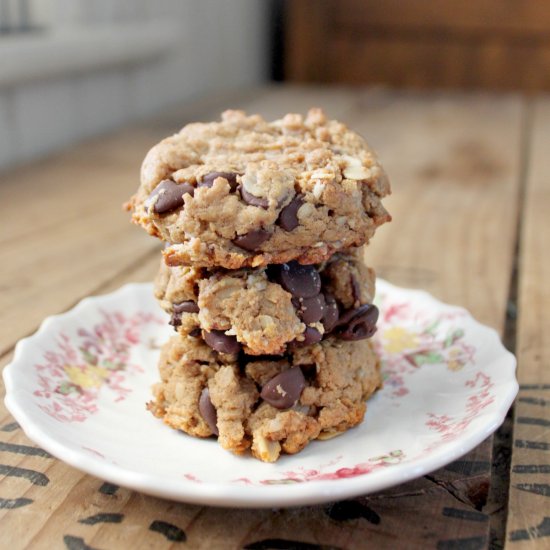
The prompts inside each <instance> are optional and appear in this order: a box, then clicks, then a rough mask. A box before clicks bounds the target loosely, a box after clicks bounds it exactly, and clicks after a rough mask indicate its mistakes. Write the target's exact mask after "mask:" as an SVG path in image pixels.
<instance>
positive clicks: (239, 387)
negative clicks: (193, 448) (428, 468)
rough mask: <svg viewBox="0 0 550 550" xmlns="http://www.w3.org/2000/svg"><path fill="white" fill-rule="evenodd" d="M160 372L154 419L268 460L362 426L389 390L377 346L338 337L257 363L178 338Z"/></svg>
mask: <svg viewBox="0 0 550 550" xmlns="http://www.w3.org/2000/svg"><path fill="white" fill-rule="evenodd" d="M159 371H160V375H161V381H160V382H159V383H157V384H156V385H155V386H154V388H153V395H154V400H153V401H151V402H150V403H149V405H148V408H149V410H150V411H151V412H152V413H153V414H154V415H155V416H157V417H158V418H161V419H162V420H163V421H164V423H165V424H167V425H168V426H170V427H172V428H174V429H177V430H182V431H183V432H185V433H187V434H190V435H193V436H198V437H208V436H212V435H216V436H217V437H218V442H219V443H220V445H221V446H222V447H223V448H224V449H227V450H229V451H232V452H235V453H243V452H244V451H246V450H247V449H250V451H251V453H252V455H253V456H254V457H256V458H258V459H260V460H263V461H266V462H274V461H275V460H277V459H278V458H279V456H280V455H281V454H282V453H287V454H294V453H297V452H299V451H300V450H302V449H303V448H304V447H305V446H306V445H307V444H308V443H309V442H310V441H312V440H314V439H329V438H331V437H334V436H336V435H339V434H341V433H342V432H344V431H346V430H348V429H349V428H352V427H353V426H356V425H357V424H359V423H360V422H361V421H362V419H363V416H364V414H365V410H366V403H365V401H366V400H367V399H368V398H369V397H370V396H371V395H372V394H373V393H374V392H375V391H376V390H377V389H378V388H380V387H381V385H382V383H381V378H380V367H379V362H378V359H377V357H376V355H375V354H374V351H373V349H372V345H371V342H370V340H360V341H357V342H346V341H342V340H339V339H336V338H332V337H331V338H328V339H326V340H323V341H322V342H319V343H316V344H313V345H311V346H305V347H301V348H298V349H296V350H295V351H294V352H292V353H288V354H286V355H285V356H282V357H263V358H258V357H251V356H245V355H243V354H240V355H238V356H237V355H230V354H221V353H218V352H216V351H214V350H212V349H211V348H210V347H208V346H207V345H206V344H205V343H204V341H203V340H202V339H201V338H194V337H191V336H179V335H178V336H174V337H172V338H171V339H170V340H169V341H168V342H167V343H166V344H165V345H164V346H163V348H162V351H161V356H160V362H159ZM204 396H206V397H204ZM205 403H206V405H207V406H205Z"/></svg>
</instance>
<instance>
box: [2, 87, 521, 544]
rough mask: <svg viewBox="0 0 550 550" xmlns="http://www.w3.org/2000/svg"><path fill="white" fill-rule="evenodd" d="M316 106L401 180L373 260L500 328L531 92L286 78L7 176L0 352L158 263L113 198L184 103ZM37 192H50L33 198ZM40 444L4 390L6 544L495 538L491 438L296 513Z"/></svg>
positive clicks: (400, 280)
mask: <svg viewBox="0 0 550 550" xmlns="http://www.w3.org/2000/svg"><path fill="white" fill-rule="evenodd" d="M311 105H319V106H322V107H326V108H327V110H328V112H329V114H331V115H333V116H337V117H338V118H340V119H342V120H344V121H346V122H348V123H350V124H351V125H352V126H353V127H355V128H357V129H358V130H359V131H361V132H362V133H364V134H365V135H366V136H368V137H369V138H370V140H371V141H372V143H373V144H374V145H375V147H376V148H377V149H378V150H379V152H380V154H381V157H382V160H383V161H384V163H385V165H386V166H387V169H388V171H389V173H390V174H391V176H392V179H393V186H394V195H393V196H392V197H391V198H390V199H389V200H388V201H387V205H388V209H389V210H390V211H391V212H392V214H393V216H394V220H395V221H394V222H393V223H392V224H390V225H388V226H386V227H384V228H382V229H381V230H380V231H379V233H378V234H377V237H376V239H375V240H374V242H373V244H372V246H371V247H370V248H369V252H368V261H369V263H370V264H372V265H374V266H375V267H376V268H377V269H378V271H379V272H380V274H382V275H383V276H385V277H386V278H388V279H389V280H390V281H392V282H395V283H397V284H402V285H405V286H413V287H423V288H426V289H427V290H429V291H430V292H432V293H434V294H435V295H436V296H438V297H439V298H441V299H443V300H446V301H449V302H454V303H458V304H461V305H463V306H465V307H467V308H469V309H470V310H471V311H472V312H473V313H474V315H475V316H476V317H477V318H479V319H480V320H482V321H483V322H486V323H488V324H490V325H492V326H494V327H495V328H497V330H500V331H501V332H502V329H503V326H504V319H505V307H506V298H507V294H508V282H509V278H510V273H511V268H512V261H513V253H514V241H515V219H516V216H517V211H516V205H517V197H518V189H519V185H518V182H519V170H520V166H519V142H520V133H521V123H522V117H523V114H524V113H523V108H522V102H521V101H520V100H519V99H518V98H516V97H495V96H466V95H445V94H433V95H419V94H416V95H415V94H398V93H387V92H380V91H361V90H352V89H349V88H338V89H334V90H329V89H327V88H324V89H320V88H313V89H309V88H303V87H279V88H274V89H268V90H263V91H261V92H260V93H256V94H252V96H247V97H245V96H243V97H242V98H240V99H236V98H232V99H231V102H230V103H229V101H220V102H218V103H217V104H210V105H208V106H203V107H202V108H200V109H199V108H198V107H196V106H195V107H193V106H191V107H189V108H187V109H185V110H184V111H181V112H180V113H179V114H178V115H177V116H176V115H171V116H164V117H162V118H161V119H158V120H157V121H153V122H151V123H150V124H147V125H144V126H142V127H136V128H133V129H132V130H131V131H124V132H121V133H118V134H116V135H114V136H111V137H109V138H106V139H104V140H101V141H96V142H92V143H90V144H87V145H83V146H79V147H77V148H75V149H73V150H72V151H69V152H67V153H65V154H63V155H60V156H57V157H55V158H52V159H49V160H47V161H44V162H41V163H37V164H35V165H32V166H28V167H25V168H22V169H20V170H17V171H14V172H12V173H10V174H7V175H6V176H5V177H4V179H5V181H6V183H5V184H3V185H2V186H0V208H1V209H2V211H1V212H0V215H1V216H4V215H5V218H4V219H6V220H9V227H10V231H9V233H8V234H7V236H6V235H4V234H3V236H2V239H3V241H2V250H3V251H4V250H5V254H6V255H5V258H6V260H5V262H6V263H5V264H4V265H6V266H7V267H8V269H7V270H6V271H5V272H4V271H3V272H2V275H1V277H2V278H1V279H0V305H1V306H2V307H1V308H0V321H1V322H2V323H3V325H2V327H3V328H2V330H3V331H5V332H3V334H2V338H3V340H2V346H3V348H2V349H3V350H5V351H4V355H3V357H2V359H1V360H0V361H1V363H0V365H2V366H4V365H5V364H7V362H9V359H10V354H11V350H12V349H13V345H14V343H15V340H16V339H17V338H19V337H21V336H22V335H25V334H28V333H30V332H32V331H33V330H35V329H36V327H37V324H38V323H39V321H40V319H41V318H42V317H44V316H45V315H48V314H52V313H58V312H60V311H63V310H65V309H67V308H70V307H71V306H72V304H74V303H75V302H76V301H78V300H80V299H81V298H83V297H84V296H86V295H88V294H90V293H102V292H107V291H110V290H113V289H115V288H117V287H118V286H120V285H121V284H124V283H126V282H130V281H140V280H147V279H150V278H151V277H152V275H153V274H154V272H155V270H156V268H157V265H158V261H159V258H158V244H156V243H155V242H154V241H153V240H152V239H150V238H148V237H146V236H144V235H142V231H141V230H140V229H138V228H134V227H131V226H130V224H129V223H128V219H127V216H126V215H125V214H123V213H122V212H120V211H119V204H120V202H122V200H124V198H126V196H128V195H129V194H130V193H131V192H132V191H133V189H134V186H135V184H136V174H137V170H138V166H139V162H140V159H141V157H142V155H143V154H144V152H145V150H146V149H147V147H148V146H149V145H152V144H153V143H154V142H155V141H156V140H157V139H159V137H161V136H162V135H164V134H168V133H169V132H170V131H172V130H173V129H174V128H175V127H177V126H179V125H180V124H182V123H183V122H185V120H186V119H187V117H188V116H190V113H192V114H193V115H194V116H195V117H196V118H200V119H203V120H204V119H207V118H210V117H215V116H217V113H218V112H219V110H221V108H222V107H225V106H237V107H247V108H248V110H250V111H254V112H260V113H262V114H265V115H266V116H268V117H274V116H280V115H282V114H284V113H285V112H287V111H295V110H300V111H302V112H303V111H304V110H305V109H306V108H307V107H309V106H311ZM178 117H179V119H178V120H176V119H177V118H178ZM68 182H70V184H68ZM90 189H93V192H91V191H90ZM42 195H44V201H43V202H40V201H34V200H33V197H41V196H42ZM8 204H9V205H11V204H28V205H29V209H30V210H29V211H32V217H33V219H34V220H35V221H34V222H33V224H30V223H28V219H27V220H26V221H25V220H23V219H20V218H19V217H18V215H16V213H13V212H9V211H8V210H10V209H9V208H8V206H7V205H8ZM23 234H24V235H25V237H24V239H22V238H21V237H20V235H23ZM2 394H3V387H2ZM3 427H6V429H5V430H4V429H3ZM18 446H19V447H18ZM21 446H23V447H21ZM32 449H35V447H34V445H33V443H32V442H30V441H29V440H28V439H27V438H26V437H25V435H24V434H23V433H22V431H21V430H20V429H18V428H17V427H16V426H14V425H13V419H12V418H11V417H10V416H9V414H8V413H7V412H6V410H5V408H4V406H3V405H0V464H5V465H6V466H7V468H4V470H1V469H0V476H3V477H0V499H4V501H1V500H0V502H6V503H9V505H6V506H4V507H0V527H1V530H2V533H3V536H2V543H4V544H6V545H7V546H8V547H11V548H33V549H34V548H52V547H59V548H63V547H67V548H71V547H77V548H84V547H85V546H84V545H87V546H89V547H92V548H120V547H128V548H130V547H131V548H152V547H154V548H157V547H158V548H165V547H166V548H172V547H173V548H177V547H179V546H180V545H182V544H184V543H183V539H185V540H186V543H185V544H187V545H188V546H189V547H192V548H208V549H216V548H223V549H226V548H243V547H245V548H268V547H271V548H273V547H282V546H281V545H282V544H287V547H288V545H289V544H291V543H289V542H286V543H283V542H280V541H281V539H283V540H285V541H296V542H295V543H294V545H295V546H296V547H299V544H298V543H300V542H301V543H304V544H310V545H313V546H304V547H307V548H362V547H365V545H366V544H368V545H369V546H370V547H374V548H382V549H383V548H392V549H393V548H398V547H400V545H402V544H406V545H407V546H406V547H407V548H419V549H424V548H436V547H439V548H458V547H461V545H464V544H469V545H470V546H468V547H469V548H483V547H485V546H486V545H487V544H488V540H489V512H488V511H487V510H486V509H485V508H484V505H485V502H486V499H487V493H488V490H489V482H490V467H491V466H490V465H491V449H492V443H491V440H488V441H486V442H485V443H484V444H482V445H480V446H479V447H478V448H476V449H475V450H474V451H472V452H471V453H469V454H468V455H467V456H466V457H464V458H463V459H461V460H460V461H457V462H455V463H453V464H451V465H449V466H448V467H447V468H444V469H442V470H439V471H437V472H434V473H432V474H430V475H429V476H425V477H423V478H420V479H418V480H415V481H413V482H410V483H406V484H403V485H400V486H398V487H395V488H393V489H391V490H388V491H384V492H381V493H377V494H374V495H370V496H368V497H364V498H359V499H352V500H350V501H344V502H341V503H332V504H328V505H325V506H315V507H302V508H297V509H288V510H228V509H220V508H213V507H201V506H193V505H188V504H182V503H174V502H170V501H166V500H161V499H156V498H153V497H148V496H144V495H140V494H138V493H135V492H133V491H130V490H128V489H124V488H117V487H112V486H104V484H103V482H102V481H101V480H98V479H95V478H93V477H91V476H88V475H84V474H81V473H79V472H78V471H76V470H74V469H72V468H69V467H68V466H65V465H64V464H62V463H61V462H59V461H57V460H56V459H54V458H49V457H47V456H46V457H45V456H42V455H41V454H40V453H39V451H33V450H32ZM18 450H19V451H21V452H18ZM29 453H30V454H29ZM10 468H11V471H10ZM31 471H34V472H37V474H38V475H37V476H36V475H35V476H34V477H33V474H32V473H29V472H31ZM2 472H4V473H2ZM40 474H42V475H43V476H46V478H47V482H45V478H44V477H40ZM32 479H35V481H36V480H40V481H36V482H35V483H33V482H32ZM10 506H11V507H10ZM176 539H178V540H176ZM277 541H279V542H277ZM277 545H279V546H277Z"/></svg>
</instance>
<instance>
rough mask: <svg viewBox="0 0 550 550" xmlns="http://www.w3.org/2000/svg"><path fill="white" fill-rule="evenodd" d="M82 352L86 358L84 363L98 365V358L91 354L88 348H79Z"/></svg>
mask: <svg viewBox="0 0 550 550" xmlns="http://www.w3.org/2000/svg"><path fill="white" fill-rule="evenodd" d="M79 349H80V351H81V352H82V356H83V357H84V361H86V363H88V364H89V365H97V357H96V356H95V355H94V354H93V353H90V352H89V351H88V350H87V349H86V348H79Z"/></svg>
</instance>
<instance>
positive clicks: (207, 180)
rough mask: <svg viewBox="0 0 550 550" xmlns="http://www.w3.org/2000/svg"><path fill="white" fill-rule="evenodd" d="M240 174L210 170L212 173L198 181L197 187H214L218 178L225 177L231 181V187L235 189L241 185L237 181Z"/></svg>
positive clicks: (232, 189)
mask: <svg viewBox="0 0 550 550" xmlns="http://www.w3.org/2000/svg"><path fill="white" fill-rule="evenodd" d="M238 175H239V174H235V173H234V172H210V174H206V176H203V177H202V181H199V182H198V183H197V187H212V186H213V185H214V180H215V179H216V178H225V179H226V180H227V182H228V183H229V187H231V191H235V189H237V186H238V185H239V184H238V183H237V176H238Z"/></svg>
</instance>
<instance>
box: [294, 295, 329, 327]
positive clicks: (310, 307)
mask: <svg viewBox="0 0 550 550" xmlns="http://www.w3.org/2000/svg"><path fill="white" fill-rule="evenodd" d="M292 302H293V304H294V306H295V307H296V309H297V310H298V315H300V318H301V319H302V321H303V322H304V323H306V324H307V325H309V324H311V323H317V322H318V321H320V320H321V319H322V318H323V315H324V314H325V297H324V296H323V295H322V294H317V296H313V297H312V298H293V299H292Z"/></svg>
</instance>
